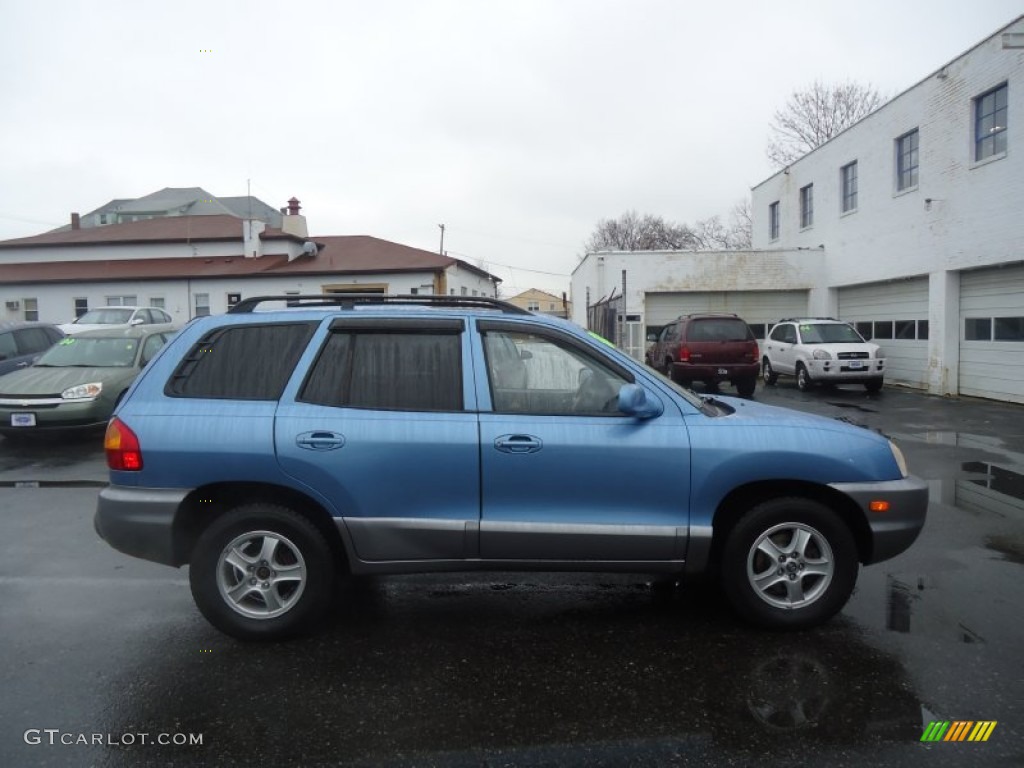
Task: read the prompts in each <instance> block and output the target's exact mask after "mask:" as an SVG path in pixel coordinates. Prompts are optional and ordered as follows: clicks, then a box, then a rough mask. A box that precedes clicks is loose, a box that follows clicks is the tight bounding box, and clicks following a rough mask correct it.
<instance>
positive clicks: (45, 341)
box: [14, 328, 53, 355]
mask: <svg viewBox="0 0 1024 768" xmlns="http://www.w3.org/2000/svg"><path fill="white" fill-rule="evenodd" d="M14 338H15V340H16V341H17V343H18V353H19V354H22V355H34V354H35V353H36V352H45V351H46V350H48V349H49V348H50V347H52V346H53V342H52V341H51V340H50V335H49V334H48V333H47V332H46V329H45V328H20V329H18V330H16V331H15V332H14Z"/></svg>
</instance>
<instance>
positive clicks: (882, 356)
mask: <svg viewBox="0 0 1024 768" xmlns="http://www.w3.org/2000/svg"><path fill="white" fill-rule="evenodd" d="M884 359H885V352H883V351H882V350H881V349H876V350H875V360H884Z"/></svg>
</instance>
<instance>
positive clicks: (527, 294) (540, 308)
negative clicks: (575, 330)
mask: <svg viewBox="0 0 1024 768" xmlns="http://www.w3.org/2000/svg"><path fill="white" fill-rule="evenodd" d="M506 301H507V302H509V303H510V304H515V305H516V306H517V307H522V308H523V309H526V310H529V311H530V312H541V313H542V314H545V315H555V316H556V317H565V318H568V317H570V316H571V314H572V302H570V301H567V300H566V298H565V294H562V295H561V296H555V294H553V293H548V292H547V291H542V290H540V289H539V288H530V289H528V290H525V291H523V292H522V293H519V294H516V295H515V296H513V297H511V298H509V299H506Z"/></svg>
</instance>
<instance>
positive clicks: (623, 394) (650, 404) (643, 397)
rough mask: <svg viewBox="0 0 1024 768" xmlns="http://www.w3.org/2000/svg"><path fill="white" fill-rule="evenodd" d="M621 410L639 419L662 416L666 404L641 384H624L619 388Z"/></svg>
mask: <svg viewBox="0 0 1024 768" xmlns="http://www.w3.org/2000/svg"><path fill="white" fill-rule="evenodd" d="M619 411H620V412H622V413H624V414H626V415H627V416H634V417H636V418H638V419H653V418H654V417H655V416H661V414H662V413H664V411H665V406H664V405H662V403H661V401H660V400H658V399H657V398H655V397H654V396H653V395H649V394H648V393H647V390H646V389H644V388H643V387H641V386H640V385H639V384H623V385H622V388H621V389H620V390H619Z"/></svg>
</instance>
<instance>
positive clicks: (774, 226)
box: [768, 200, 779, 240]
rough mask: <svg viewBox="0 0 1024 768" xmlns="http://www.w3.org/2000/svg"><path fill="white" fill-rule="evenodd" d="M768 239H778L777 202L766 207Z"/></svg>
mask: <svg viewBox="0 0 1024 768" xmlns="http://www.w3.org/2000/svg"><path fill="white" fill-rule="evenodd" d="M768 239H769V240H778V239H779V201H778V200H776V201H775V202H774V203H772V204H771V205H769V206H768Z"/></svg>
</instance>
